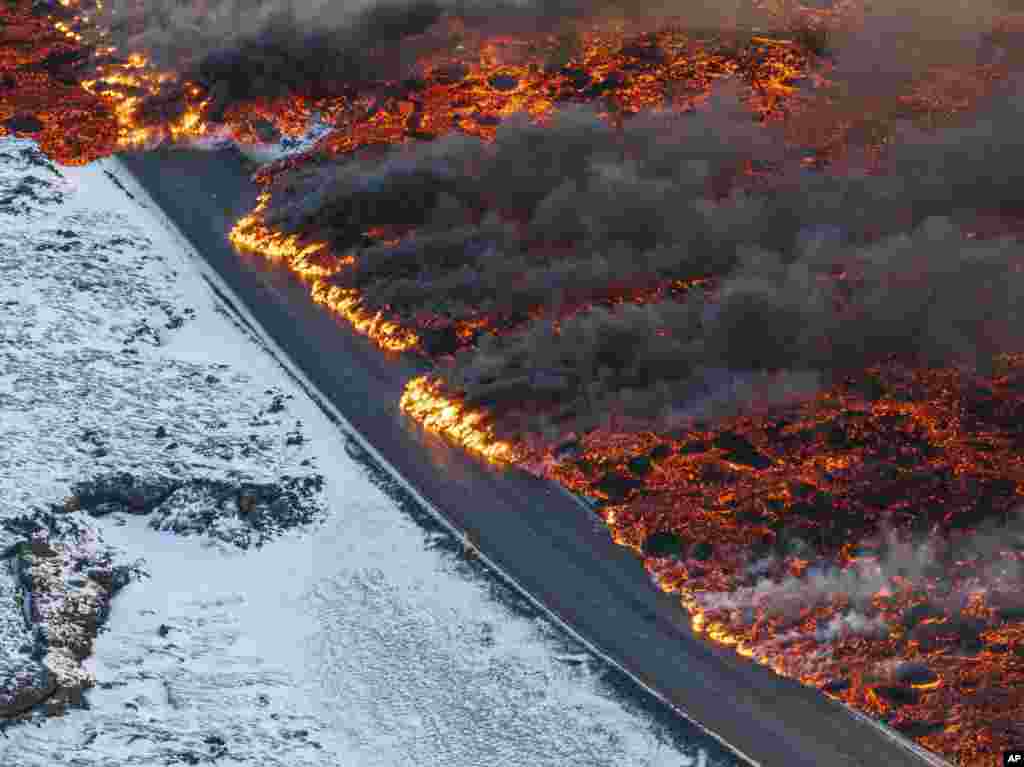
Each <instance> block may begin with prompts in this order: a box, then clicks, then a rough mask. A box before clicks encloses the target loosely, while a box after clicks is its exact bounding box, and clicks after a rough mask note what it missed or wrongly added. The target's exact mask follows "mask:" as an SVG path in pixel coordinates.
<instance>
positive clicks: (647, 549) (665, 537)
mask: <svg viewBox="0 0 1024 767" xmlns="http://www.w3.org/2000/svg"><path fill="white" fill-rule="evenodd" d="M684 547H685V543H684V542H683V539H682V538H681V537H680V536H679V535H678V534H677V533H673V532H671V531H669V530H660V531H658V532H656V533H651V534H650V535H648V536H647V539H646V540H645V541H644V545H643V551H644V554H646V555H647V556H649V557H673V558H679V557H682V555H683V549H684Z"/></svg>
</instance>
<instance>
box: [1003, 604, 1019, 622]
mask: <svg viewBox="0 0 1024 767" xmlns="http://www.w3.org/2000/svg"><path fill="white" fill-rule="evenodd" d="M997 614H998V616H999V620H1002V621H1024V607H1000V608H999V610H998V611H997Z"/></svg>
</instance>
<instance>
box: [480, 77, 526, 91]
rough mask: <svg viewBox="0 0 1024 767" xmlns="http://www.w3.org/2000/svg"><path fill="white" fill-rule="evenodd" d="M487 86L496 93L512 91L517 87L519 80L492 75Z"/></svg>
mask: <svg viewBox="0 0 1024 767" xmlns="http://www.w3.org/2000/svg"><path fill="white" fill-rule="evenodd" d="M487 84H488V85H490V86H491V87H492V88H494V90H496V91H514V90H515V89H516V87H517V86H518V85H519V78H517V77H513V76H512V75H494V77H492V78H491V79H490V80H488V81H487Z"/></svg>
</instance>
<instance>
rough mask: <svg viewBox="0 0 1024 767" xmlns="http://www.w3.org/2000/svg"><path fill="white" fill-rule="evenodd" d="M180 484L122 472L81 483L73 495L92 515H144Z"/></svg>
mask: <svg viewBox="0 0 1024 767" xmlns="http://www.w3.org/2000/svg"><path fill="white" fill-rule="evenodd" d="M180 485H181V483H180V482H178V481H176V480H172V479H164V478H160V477H157V478H154V479H138V478H136V477H135V476H133V475H132V474H129V473H127V472H122V473H119V474H110V475H107V476H99V477H95V478H93V479H91V480H88V481H86V482H80V483H78V484H77V485H75V486H74V487H73V488H72V492H73V494H74V496H75V497H77V498H78V503H79V506H80V507H81V508H82V509H84V510H85V511H87V512H88V513H89V514H91V515H92V516H102V515H103V514H108V513H110V512H112V511H126V512H130V513H133V514H145V513H147V512H149V511H152V510H153V509H154V508H156V507H157V506H159V505H160V504H161V503H163V501H164V500H165V499H166V498H167V497H168V496H170V495H171V493H173V492H174V491H175V490H177V489H178V487H179V486H180Z"/></svg>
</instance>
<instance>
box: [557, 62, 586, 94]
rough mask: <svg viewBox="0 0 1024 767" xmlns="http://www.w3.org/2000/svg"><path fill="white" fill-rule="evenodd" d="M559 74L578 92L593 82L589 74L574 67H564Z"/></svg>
mask: <svg viewBox="0 0 1024 767" xmlns="http://www.w3.org/2000/svg"><path fill="white" fill-rule="evenodd" d="M561 73H562V74H563V75H564V76H565V77H567V78H569V83H570V84H571V85H572V87H573V88H575V89H576V90H578V91H581V90H583V89H584V88H586V87H587V86H588V85H590V83H591V82H592V80H593V78H592V77H591V76H590V73H589V72H587V71H586V70H584V69H576V68H575V67H565V68H563V69H562V71H561Z"/></svg>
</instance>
